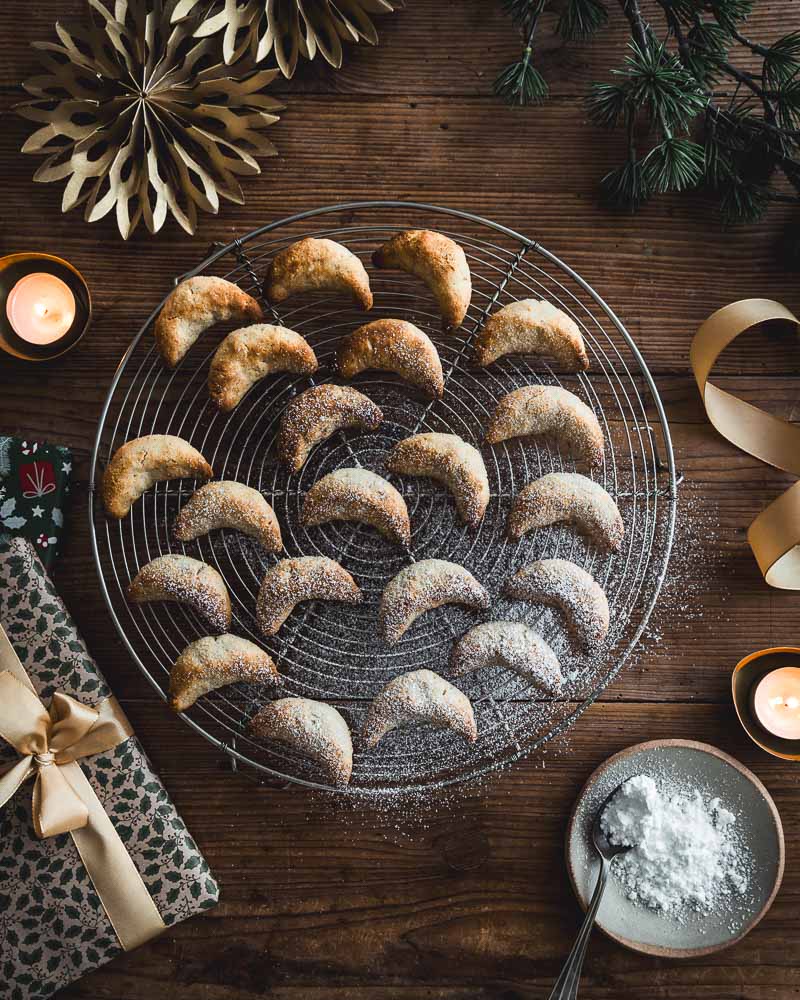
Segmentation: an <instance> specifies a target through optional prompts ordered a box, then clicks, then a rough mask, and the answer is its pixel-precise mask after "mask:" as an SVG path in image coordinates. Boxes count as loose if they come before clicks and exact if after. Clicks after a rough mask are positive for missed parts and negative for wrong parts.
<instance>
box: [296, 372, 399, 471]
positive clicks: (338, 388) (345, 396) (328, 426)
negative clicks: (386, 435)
mask: <svg viewBox="0 0 800 1000" xmlns="http://www.w3.org/2000/svg"><path fill="white" fill-rule="evenodd" d="M382 420H383V413H381V411H380V409H379V408H378V407H377V406H376V405H375V404H374V403H373V402H372V400H371V399H369V397H367V396H365V395H364V394H363V393H361V392H357V391H356V390H355V389H351V388H350V386H346V385H331V384H325V385H317V386H314V388H313V389H306V391H305V392H301V393H300V395H299V396H295V398H294V399H293V400H292V401H291V403H289V405H288V406H287V407H286V409H285V410H284V411H283V416H282V417H281V426H280V431H279V432H278V444H277V447H278V457H279V458H280V460H281V462H283V464H284V465H288V466H289V468H290V469H291V470H292V472H298V471H299V470H300V469H302V467H303V464H304V463H305V460H306V459H307V458H308V456H309V454H310V453H311V449H312V448H313V447H314V446H315V445H318V444H319V443H320V442H321V441H325V440H327V439H328V438H329V437H330V436H331V434H335V433H336V431H340V430H345V429H349V428H357V429H358V430H361V431H376V430H377V429H378V427H380V425H381V421H382Z"/></svg>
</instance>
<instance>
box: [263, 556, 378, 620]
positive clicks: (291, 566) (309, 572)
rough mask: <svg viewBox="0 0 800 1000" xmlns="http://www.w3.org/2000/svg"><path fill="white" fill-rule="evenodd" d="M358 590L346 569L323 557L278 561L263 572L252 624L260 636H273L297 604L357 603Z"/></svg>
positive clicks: (359, 597) (360, 595)
mask: <svg viewBox="0 0 800 1000" xmlns="http://www.w3.org/2000/svg"><path fill="white" fill-rule="evenodd" d="M361 600H362V594H361V591H360V590H359V589H358V585H357V584H356V582H355V580H354V579H353V578H352V576H350V574H349V573H348V572H347V570H346V569H345V568H344V567H343V566H340V565H339V563H338V562H335V561H334V560H333V559H328V558H327V557H325V556H299V557H298V558H296V559H281V561H280V562H279V563H278V564H277V565H275V566H273V567H272V568H271V569H269V570H267V573H266V575H265V576H264V579H263V581H262V582H261V589H260V590H259V592H258V602H257V604H256V621H257V622H258V627H259V628H260V629H261V631H262V632H263V633H264V635H275V633H276V632H277V631H278V630H279V629H280V627H281V625H283V623H284V622H285V621H286V619H287V618H288V617H289V615H290V614H291V613H292V611H294V609H295V606H296V605H298V604H299V603H300V602H301V601H344V602H345V603H347V604H359V603H360V602H361Z"/></svg>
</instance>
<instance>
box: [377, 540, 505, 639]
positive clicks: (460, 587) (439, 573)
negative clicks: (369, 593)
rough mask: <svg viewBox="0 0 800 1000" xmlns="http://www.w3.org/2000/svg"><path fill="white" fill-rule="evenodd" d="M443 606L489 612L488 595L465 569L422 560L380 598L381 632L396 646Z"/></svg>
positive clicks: (403, 573)
mask: <svg viewBox="0 0 800 1000" xmlns="http://www.w3.org/2000/svg"><path fill="white" fill-rule="evenodd" d="M443 604H463V605H466V606H467V607H470V608H477V609H479V610H486V608H488V607H489V604H490V599H489V594H488V592H487V590H486V588H485V587H483V586H482V585H481V584H480V583H478V581H477V580H476V579H475V577H474V576H473V575H472V573H470V572H469V571H468V570H466V569H464V567H463V566H458V565H457V564H456V563H452V562H447V561H446V560H444V559H422V560H421V561H420V562H415V563H412V564H411V565H410V566H406V567H405V568H404V569H401V570H400V572H399V573H398V574H397V576H395V577H394V578H393V579H391V580H390V581H389V583H388V584H387V585H386V588H385V589H384V591H383V596H382V597H381V604H380V609H379V611H378V630H379V632H380V634H381V636H382V637H383V638H384V639H385V640H386V642H388V643H391V644H394V643H396V642H397V641H398V640H399V639H400V638H402V636H403V635H405V633H406V632H407V630H408V629H409V628H410V627H411V625H412V624H413V623H414V622H415V621H416V619H417V618H419V616H420V615H422V614H424V613H425V612H426V611H432V610H433V609H434V608H440V607H441V606H442V605H443Z"/></svg>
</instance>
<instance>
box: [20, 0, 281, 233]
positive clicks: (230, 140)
mask: <svg viewBox="0 0 800 1000" xmlns="http://www.w3.org/2000/svg"><path fill="white" fill-rule="evenodd" d="M214 3H215V0H201V2H200V3H198V2H193V0H156V2H155V3H153V2H152V0H88V13H87V17H86V21H85V23H84V24H82V25H79V26H76V27H73V26H68V25H66V24H63V23H59V24H57V25H56V34H57V36H58V42H41V43H37V44H36V45H35V46H34V47H35V49H36V50H37V52H38V54H39V59H40V62H41V63H42V66H43V69H44V73H43V74H41V75H39V76H36V77H33V78H32V79H30V80H28V81H26V83H25V84H24V87H25V90H26V91H27V93H28V94H29V95H30V97H31V99H30V100H27V101H25V102H23V103H22V104H20V105H19V106H18V108H17V111H18V113H19V114H20V115H21V116H22V117H24V118H27V119H28V120H30V121H33V122H35V123H36V124H37V125H38V126H39V127H38V128H37V129H36V131H34V132H33V133H32V134H31V135H30V137H29V138H28V139H27V141H26V142H25V144H24V146H23V152H25V153H30V154H35V155H39V156H44V157H46V159H45V160H44V162H43V163H42V165H41V166H40V168H39V169H38V170H37V171H36V173H35V175H34V179H35V180H36V181H40V182H42V183H52V182H54V181H64V180H66V186H65V189H64V195H63V200H62V209H63V210H64V211H68V210H69V209H71V208H74V207H75V206H77V205H79V204H82V203H84V202H85V210H84V214H85V218H86V220H87V221H89V222H94V221H97V220H98V219H100V218H103V217H105V216H106V215H108V214H109V213H111V212H114V214H115V217H116V221H117V227H118V229H119V231H120V233H121V234H122V236H123V237H124V238H125V239H127V238H128V236H129V235H130V234H131V233H132V232H133V231H134V230H135V229H136V227H137V225H138V224H139V222H141V221H144V224H145V226H146V227H147V229H148V230H149V231H150V232H151V233H155V232H158V230H159V229H161V227H162V226H163V225H164V222H165V221H166V219H167V218H168V217H169V216H170V215H171V216H172V217H173V218H174V219H175V220H176V221H177V222H178V224H179V225H180V226H182V227H183V228H184V229H185V230H186V231H187V232H189V233H194V231H195V228H196V226H197V214H198V210H199V211H203V212H209V213H212V214H214V213H216V212H217V211H218V210H219V203H220V199H221V198H225V199H226V200H228V201H235V202H239V203H241V202H242V201H243V199H244V196H243V193H242V189H241V186H240V184H239V181H238V180H237V177H241V176H248V175H253V174H258V173H260V171H261V168H260V166H259V164H258V161H257V159H256V157H262V156H274V155H275V154H276V150H275V147H274V146H273V144H272V143H271V142H269V141H268V140H267V139H266V138H265V136H264V134H263V132H264V130H265V129H266V128H268V127H269V126H270V125H272V124H274V123H275V122H276V121H277V120H278V116H277V114H276V113H275V112H277V111H279V110H281V109H282V108H283V104H282V103H281V102H280V101H277V100H276V99H275V98H273V97H270V96H268V95H267V94H265V93H264V91H265V88H266V87H268V86H269V84H270V83H271V82H272V81H273V80H274V78H275V76H276V75H277V74H278V72H279V71H278V70H277V69H265V70H258V69H257V68H256V66H255V65H254V63H253V62H252V61H251V60H250V59H249V58H245V57H244V53H245V52H246V51H247V50H248V48H249V47H251V46H252V50H253V51H255V48H256V47H257V37H256V36H255V35H253V32H252V30H251V21H252V20H255V21H258V20H259V19H260V18H261V14H262V12H263V9H264V7H263V2H262V0H248V2H247V3H246V4H244V5H243V6H242V7H241V8H239V7H238V5H237V0H221V9H219V10H218V11H217V13H216V14H215V15H214V16H213V17H211V18H209V20H208V21H207V22H206V23H205V27H203V20H202V18H203V16H204V15H205V14H206V12H207V11H208V8H209V7H210V6H211V7H213V6H214ZM226 11H227V12H228V13H229V14H231V15H233V14H236V22H235V24H232V22H231V21H230V20H225V19H224V17H222V18H221V15H224V14H225V12H226ZM248 18H249V19H250V20H248ZM220 31H224V35H223V36H220ZM223 46H224V50H225V56H226V58H227V59H228V60H229V62H230V64H226V63H225V62H223V61H221V60H222V54H223Z"/></svg>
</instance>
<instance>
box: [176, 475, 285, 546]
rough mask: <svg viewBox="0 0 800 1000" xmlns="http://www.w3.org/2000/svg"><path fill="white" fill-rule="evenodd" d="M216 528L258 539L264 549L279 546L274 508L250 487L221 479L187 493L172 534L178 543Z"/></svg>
mask: <svg viewBox="0 0 800 1000" xmlns="http://www.w3.org/2000/svg"><path fill="white" fill-rule="evenodd" d="M218 528H232V529H233V530H235V531H241V532H242V533H243V534H245V535H249V536H250V537H251V538H255V539H256V541H257V542H260V543H261V544H262V545H263V546H264V548H265V549H266V550H267V552H280V551H281V549H282V548H283V541H282V540H281V528H280V525H279V524H278V519H277V517H276V516H275V511H274V510H273V509H272V507H270V505H269V504H268V503H267V501H266V500H265V499H264V497H263V496H262V495H261V494H260V493H259V492H258V490H254V489H253V488H252V487H251V486H245V484H244V483H236V482H233V481H232V480H228V479H224V480H220V481H217V482H213V483H206V484H205V486H201V487H200V489H199V490H197V491H196V492H195V493H193V494H192V495H191V497H190V498H189V501H188V503H186V504H185V505H184V507H183V508H182V509H181V512H180V513H179V514H178V517H177V520H176V521H175V537H176V538H177V539H178V541H181V542H190V541H191V540H192V539H193V538H199V537H200V536H201V535H205V534H208V532H209V531H215V530H217V529H218Z"/></svg>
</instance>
